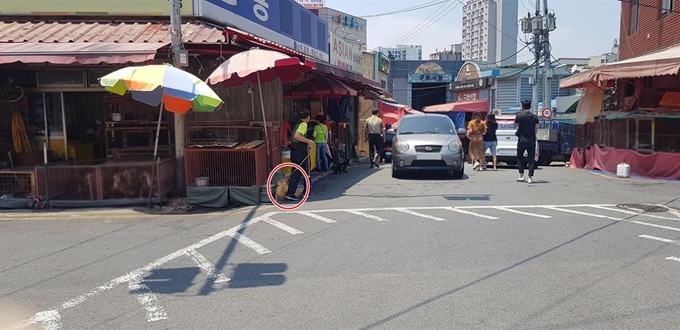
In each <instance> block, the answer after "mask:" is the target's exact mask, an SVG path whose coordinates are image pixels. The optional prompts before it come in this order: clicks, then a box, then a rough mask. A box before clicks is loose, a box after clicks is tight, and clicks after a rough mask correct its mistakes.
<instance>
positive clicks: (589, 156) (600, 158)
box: [569, 145, 680, 180]
mask: <svg viewBox="0 0 680 330" xmlns="http://www.w3.org/2000/svg"><path fill="white" fill-rule="evenodd" d="M621 163H626V164H628V165H630V175H631V176H637V177H643V178H648V179H675V180H680V154H677V153H669V152H655V153H653V154H650V155H645V154H641V153H638V152H636V151H634V150H623V149H614V148H600V147H598V146H597V145H595V146H592V147H591V148H590V150H586V154H585V169H588V170H601V171H604V172H607V173H616V167H617V166H618V165H619V164H621ZM582 165H583V153H582V152H581V151H578V150H577V149H574V151H573V152H572V154H571V160H570V161H569V167H572V168H582Z"/></svg>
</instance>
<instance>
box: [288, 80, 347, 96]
mask: <svg viewBox="0 0 680 330" xmlns="http://www.w3.org/2000/svg"><path fill="white" fill-rule="evenodd" d="M358 94H359V93H358V92H357V90H356V89H354V88H352V87H349V86H347V84H345V83H343V82H342V81H339V80H336V79H333V78H328V77H324V76H317V77H314V78H311V79H308V80H305V81H303V82H302V83H300V84H299V85H296V86H294V87H293V88H291V89H290V90H289V91H287V92H286V93H285V95H284V97H285V98H286V99H306V98H320V97H330V98H339V97H342V96H357V95H358Z"/></svg>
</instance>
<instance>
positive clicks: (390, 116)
mask: <svg viewBox="0 0 680 330" xmlns="http://www.w3.org/2000/svg"><path fill="white" fill-rule="evenodd" d="M378 110H380V117H381V118H382V120H383V123H385V124H390V125H392V127H396V124H397V122H398V121H399V119H401V117H403V116H405V115H406V114H407V113H411V114H412V113H419V111H416V110H413V109H412V108H411V107H409V106H407V105H403V104H392V103H385V102H381V101H378Z"/></svg>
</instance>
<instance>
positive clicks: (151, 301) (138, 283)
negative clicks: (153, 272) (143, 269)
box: [128, 276, 168, 322]
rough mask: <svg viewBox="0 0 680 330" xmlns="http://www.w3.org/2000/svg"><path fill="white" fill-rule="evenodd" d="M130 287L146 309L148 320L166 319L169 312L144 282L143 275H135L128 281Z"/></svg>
mask: <svg viewBox="0 0 680 330" xmlns="http://www.w3.org/2000/svg"><path fill="white" fill-rule="evenodd" d="M128 288H129V289H130V291H132V292H133V293H134V294H135V295H136V296H137V301H139V304H140V305H141V306H142V307H144V309H145V310H146V321H147V322H155V321H160V320H166V319H167V318H168V314H167V313H166V312H165V309H164V308H163V306H160V305H158V297H156V295H155V294H154V293H153V292H152V291H151V289H150V288H149V286H148V285H146V284H144V283H142V276H135V277H134V278H132V279H131V280H130V282H129V283H128Z"/></svg>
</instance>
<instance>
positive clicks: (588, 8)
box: [326, 0, 621, 63]
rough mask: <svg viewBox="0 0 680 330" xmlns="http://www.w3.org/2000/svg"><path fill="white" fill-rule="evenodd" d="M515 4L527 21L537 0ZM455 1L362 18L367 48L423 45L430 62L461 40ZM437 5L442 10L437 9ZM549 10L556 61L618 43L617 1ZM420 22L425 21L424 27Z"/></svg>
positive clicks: (349, 0)
mask: <svg viewBox="0 0 680 330" xmlns="http://www.w3.org/2000/svg"><path fill="white" fill-rule="evenodd" d="M440 1H441V0H440ZM506 1H507V0H506ZM517 1H519V12H518V13H517V16H518V19H519V17H520V16H523V17H524V16H526V15H527V13H528V12H529V9H531V13H532V15H533V13H534V12H535V6H536V0H517ZM431 2H435V1H433V0H326V7H329V8H333V9H336V10H339V11H342V12H345V13H348V14H351V15H354V16H359V17H362V16H364V15H375V14H383V13H389V12H393V11H398V10H401V9H406V8H412V7H415V6H419V5H421V4H427V3H431ZM460 2H463V3H465V2H467V0H449V2H447V3H443V4H437V5H434V6H430V7H426V8H423V9H418V10H415V11H410V12H407V13H399V14H393V15H388V16H380V17H370V18H367V20H368V24H367V25H368V27H367V33H368V49H374V48H376V47H378V46H385V47H387V46H390V45H392V44H396V43H399V44H410V45H422V46H423V59H427V58H429V54H431V53H434V52H435V51H436V50H437V49H438V50H440V51H441V50H443V49H444V48H447V49H450V47H451V44H455V43H460V42H461V40H462V34H461V26H462V17H463V9H462V7H463V6H462V4H461V3H460ZM442 5H443V6H445V7H444V8H446V9H444V10H442V9H443V8H442V7H441V6H442ZM542 7H543V1H542V0H541V8H542ZM548 9H550V10H552V11H554V12H555V15H556V17H557V29H556V30H555V31H553V32H551V33H550V42H551V44H552V46H553V48H552V55H553V56H554V57H555V58H560V57H588V56H593V55H600V54H604V53H607V52H609V51H610V49H611V47H612V45H613V42H614V39H618V38H619V20H620V12H621V2H620V1H618V0H548ZM444 13H446V14H444ZM428 16H429V19H428ZM425 19H427V20H426V21H425V23H423V21H424V20H425ZM411 31H415V32H419V33H415V32H411ZM409 33H410V34H409ZM520 36H521V38H522V40H527V39H526V38H524V34H522V33H521V30H520ZM522 47H523V46H521V45H519V44H518V50H519V49H520V48H522ZM532 59H533V56H532V55H531V53H530V52H529V50H528V49H527V50H524V51H522V52H520V53H519V54H518V58H517V61H518V62H520V63H522V62H531V61H533V60H532Z"/></svg>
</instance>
